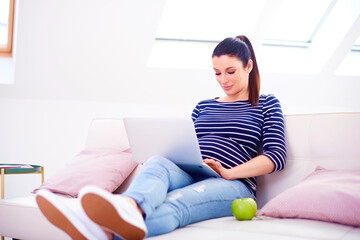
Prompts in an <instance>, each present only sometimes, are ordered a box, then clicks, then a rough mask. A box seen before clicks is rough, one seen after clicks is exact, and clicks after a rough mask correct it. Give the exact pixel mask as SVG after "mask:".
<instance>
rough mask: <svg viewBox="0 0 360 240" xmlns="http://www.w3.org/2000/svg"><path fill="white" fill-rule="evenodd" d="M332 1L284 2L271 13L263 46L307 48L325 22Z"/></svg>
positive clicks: (300, 0)
mask: <svg viewBox="0 0 360 240" xmlns="http://www.w3.org/2000/svg"><path fill="white" fill-rule="evenodd" d="M335 3H336V1H334V0H317V1H313V0H285V1H282V2H281V4H279V6H278V7H277V9H275V10H274V11H273V12H272V16H271V17H270V22H269V24H268V28H267V31H266V34H265V36H264V38H265V41H264V43H265V44H269V43H271V42H273V43H274V44H280V45H293V46H297V45H298V46H307V45H309V44H310V43H311V41H312V39H313V37H314V35H315V34H316V31H317V29H318V28H319V27H320V25H321V24H322V22H323V21H325V20H326V17H327V15H328V14H329V13H330V11H331V9H332V7H333V6H334V4H335Z"/></svg>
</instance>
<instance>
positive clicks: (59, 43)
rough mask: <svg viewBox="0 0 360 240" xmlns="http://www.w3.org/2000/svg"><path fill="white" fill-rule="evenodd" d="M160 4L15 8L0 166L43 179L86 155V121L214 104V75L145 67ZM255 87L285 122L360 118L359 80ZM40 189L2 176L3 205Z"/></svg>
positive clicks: (322, 77)
mask: <svg viewBox="0 0 360 240" xmlns="http://www.w3.org/2000/svg"><path fill="white" fill-rule="evenodd" d="M164 2H165V0H152V1H148V0H122V1H119V0H106V1H104V0H75V1H74V0H51V1H48V0H32V1H26V0H19V1H17V13H16V14H17V27H16V30H15V32H16V43H15V48H16V49H15V50H16V52H15V53H16V54H15V56H14V58H13V60H12V61H11V62H12V63H10V64H13V65H11V66H12V67H13V69H14V70H15V74H6V76H8V78H12V79H5V80H4V81H3V83H8V84H0V133H1V134H0V162H1V163H32V164H41V165H44V166H45V169H46V170H45V178H47V177H49V176H51V175H52V174H53V173H54V172H55V171H57V170H58V169H59V168H61V167H62V166H63V165H64V163H65V162H67V161H69V160H71V158H72V157H73V156H74V155H75V154H76V153H78V152H79V151H80V150H81V149H82V148H83V146H84V143H85V138H86V132H87V129H88V126H89V123H90V120H91V119H92V118H93V117H122V116H125V115H187V114H190V113H191V110H192V108H193V107H194V106H195V104H196V103H197V102H198V101H199V100H201V99H205V98H212V97H214V96H219V95H220V94H221V91H220V89H219V88H218V86H217V84H216V82H215V78H214V75H213V73H212V71H211V69H209V70H206V69H205V70H204V69H161V68H148V67H146V64H147V61H148V57H149V54H150V52H151V47H152V44H153V41H154V36H155V32H156V28H157V25H158V23H159V20H160V16H161V11H162V8H163V4H164ZM235 34H238V33H234V35H235ZM210 54H211V53H209V56H210ZM175 57H176V56H175ZM189 57H191V54H189ZM169 61H171V59H169ZM1 64H2V63H1V61H0V65H1ZM279 64H281V63H279ZM3 69H4V65H1V66H0V75H1V76H2V77H3V78H6V77H4V76H5V71H4V70H3ZM2 71H4V72H2ZM13 76H15V77H14V78H13ZM262 81H263V85H262V91H263V92H266V93H274V94H275V95H276V96H277V97H278V98H279V99H280V101H281V102H282V105H283V109H284V112H285V113H286V114H290V113H304V112H328V111H360V101H359V99H358V97H357V96H358V92H359V90H360V81H359V78H358V77H356V76H355V77H343V76H335V75H328V74H318V73H317V74H285V73H271V72H262ZM9 83H12V84H9ZM39 179H40V177H39V176H37V175H34V176H32V175H26V176H21V177H20V176H7V177H6V197H12V196H19V195H23V194H25V193H27V192H29V191H31V190H32V189H33V188H35V187H36V186H38V185H39V181H40V180H39Z"/></svg>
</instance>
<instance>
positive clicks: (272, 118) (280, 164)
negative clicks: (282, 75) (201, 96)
mask: <svg viewBox="0 0 360 240" xmlns="http://www.w3.org/2000/svg"><path fill="white" fill-rule="evenodd" d="M192 119H193V121H194V125H195V130H196V133H197V137H198V140H199V145H200V150H201V154H202V156H203V158H204V159H205V158H211V159H214V160H217V161H219V162H220V163H221V164H222V166H223V167H225V168H232V167H235V166H238V165H240V164H243V163H245V162H247V161H249V160H250V159H252V158H254V157H256V156H257V155H258V154H263V155H265V156H267V157H269V158H270V159H271V161H272V162H273V163H274V165H275V170H274V171H280V170H282V169H283V168H284V165H285V163H286V148H285V129H284V118H283V114H282V110H281V106H280V102H279V100H278V99H277V98H276V97H274V96H273V95H261V96H260V99H259V104H258V105H257V106H251V105H250V103H249V102H248V101H236V102H219V101H217V100H216V99H209V100H204V101H201V102H199V103H198V104H197V106H196V107H195V109H194V110H193V113H192ZM240 180H241V181H243V182H244V183H245V184H246V185H247V186H248V188H249V189H250V190H251V191H252V192H253V193H254V195H255V193H256V179H255V177H251V178H245V179H240Z"/></svg>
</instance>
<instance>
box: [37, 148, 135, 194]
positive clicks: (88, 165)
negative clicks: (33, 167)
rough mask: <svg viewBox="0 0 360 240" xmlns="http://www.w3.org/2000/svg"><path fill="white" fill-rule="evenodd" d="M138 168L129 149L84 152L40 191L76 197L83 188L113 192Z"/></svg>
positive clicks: (46, 182) (41, 187) (49, 180)
mask: <svg viewBox="0 0 360 240" xmlns="http://www.w3.org/2000/svg"><path fill="white" fill-rule="evenodd" d="M137 165H138V163H136V162H135V161H133V159H132V154H131V152H130V150H126V151H117V150H83V151H81V152H80V153H79V154H78V155H76V156H75V158H74V159H73V160H72V161H70V162H69V163H67V164H66V165H65V167H64V168H63V169H62V170H60V171H58V172H57V173H56V174H55V175H53V176H52V177H51V178H49V179H48V180H47V181H45V182H44V183H43V184H42V185H41V186H40V187H39V188H37V189H35V190H34V192H36V191H38V190H40V189H47V190H49V191H52V192H55V193H61V194H66V195H70V196H72V197H77V196H78V193H79V191H80V189H81V188H82V187H84V186H86V185H96V186H98V187H101V188H103V189H105V190H107V191H109V192H113V191H115V190H116V189H117V188H118V187H119V186H120V184H121V183H122V182H123V181H124V180H125V179H126V178H127V177H128V176H129V174H130V173H131V172H132V171H133V170H134V169H135V167H136V166H137Z"/></svg>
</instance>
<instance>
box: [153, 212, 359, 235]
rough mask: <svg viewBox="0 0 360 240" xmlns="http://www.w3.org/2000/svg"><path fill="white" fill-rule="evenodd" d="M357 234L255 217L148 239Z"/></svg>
mask: <svg viewBox="0 0 360 240" xmlns="http://www.w3.org/2000/svg"><path fill="white" fill-rule="evenodd" d="M359 234H360V228H356V227H351V226H346V225H341V224H336V223H328V222H322V221H315V220H305V219H281V218H271V217H255V218H253V220H251V221H238V220H236V219H235V218H234V217H224V218H218V219H211V220H207V221H203V222H198V223H194V224H190V225H188V226H186V227H184V228H180V229H177V230H176V231H174V232H171V233H168V234H164V235H160V236H155V237H151V239H152V240H167V239H172V240H183V239H210V240H212V239H214V240H215V239H267V240H300V239H304V240H305V239H307V240H309V239H327V240H335V239H337V240H339V239H341V240H355V239H358V238H359Z"/></svg>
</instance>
